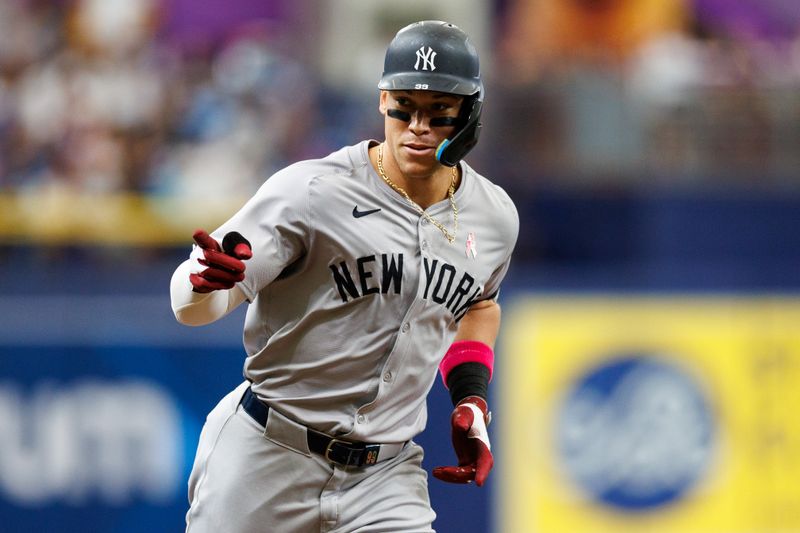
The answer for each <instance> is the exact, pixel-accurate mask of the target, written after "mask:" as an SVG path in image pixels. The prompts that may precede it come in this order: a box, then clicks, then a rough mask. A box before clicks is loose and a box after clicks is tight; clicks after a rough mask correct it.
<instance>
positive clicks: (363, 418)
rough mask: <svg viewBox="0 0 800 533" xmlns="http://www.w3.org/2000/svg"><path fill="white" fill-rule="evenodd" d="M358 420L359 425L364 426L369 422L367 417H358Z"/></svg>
mask: <svg viewBox="0 0 800 533" xmlns="http://www.w3.org/2000/svg"><path fill="white" fill-rule="evenodd" d="M356 420H357V421H358V423H359V424H363V423H364V422H366V421H367V417H366V416H364V415H358V416H357V417H356Z"/></svg>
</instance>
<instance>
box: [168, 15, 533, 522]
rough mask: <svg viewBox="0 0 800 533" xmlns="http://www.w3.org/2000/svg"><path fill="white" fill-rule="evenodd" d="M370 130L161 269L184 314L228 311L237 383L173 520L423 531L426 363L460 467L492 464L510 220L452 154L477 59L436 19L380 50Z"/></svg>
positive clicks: (508, 210)
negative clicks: (368, 136)
mask: <svg viewBox="0 0 800 533" xmlns="http://www.w3.org/2000/svg"><path fill="white" fill-rule="evenodd" d="M378 87H379V89H380V103H379V109H380V112H381V114H383V115H384V123H385V127H384V130H385V131H384V134H385V140H384V141H382V142H378V141H374V140H365V141H362V142H360V143H358V144H356V145H353V146H347V147H344V148H342V149H340V150H339V151H337V152H334V153H332V154H330V155H328V156H327V157H324V158H322V159H319V160H311V161H302V162H299V163H295V164H293V165H291V166H289V167H287V168H285V169H283V170H281V171H279V172H277V173H276V174H275V175H273V176H271V177H270V178H269V179H267V180H266V181H265V183H264V184H263V185H262V187H261V188H260V189H259V191H258V192H257V193H256V194H255V195H254V196H253V197H252V198H251V199H250V200H249V201H248V202H247V203H246V204H245V205H244V206H243V207H242V208H241V210H240V211H239V212H238V213H236V214H234V215H233V216H232V217H231V218H230V219H229V220H228V221H227V222H225V223H224V224H223V225H222V226H221V227H220V228H218V229H217V230H215V231H213V232H212V233H211V234H210V235H209V234H208V233H206V232H205V231H202V230H198V231H197V232H196V233H195V235H194V241H195V243H196V245H195V246H194V248H193V251H192V252H191V254H190V257H189V259H188V260H187V261H185V262H184V263H183V264H181V265H180V266H179V267H178V268H177V270H176V271H175V274H174V275H173V277H172V281H171V291H170V292H171V299H172V308H173V310H174V313H175V316H176V317H177V319H178V321H179V322H181V323H184V324H188V325H203V324H207V323H210V322H213V321H215V320H217V319H219V318H221V317H223V316H225V315H226V314H227V313H229V312H230V311H231V310H233V309H234V308H236V307H237V306H238V305H240V304H242V303H244V302H247V303H248V304H249V307H248V309H247V314H246V318H245V324H244V346H245V349H246V353H247V358H246V360H245V363H244V377H245V381H244V382H243V383H242V384H241V385H240V386H238V387H237V388H236V389H235V390H233V391H232V392H231V393H229V394H228V395H227V396H226V397H225V398H223V399H222V401H221V402H220V403H219V404H218V405H217V406H216V407H215V408H214V409H213V411H212V412H211V413H210V414H209V416H208V419H207V420H206V423H205V425H204V427H203V431H202V434H201V436H200V442H199V445H198V448H197V455H196V458H195V463H194V467H193V469H192V473H191V476H190V478H189V499H190V502H191V506H190V509H189V511H188V513H187V517H186V522H187V531H190V532H193V533H199V532H219V531H225V532H253V531H280V532H281V533H288V532H302V533H307V532H311V531H321V532H329V531H330V532H344V531H366V532H370V533H375V532H380V531H386V532H392V533H397V532H405V531H413V532H427V531H433V529H432V523H433V521H434V518H435V516H436V515H435V513H434V512H433V510H432V509H431V505H430V499H429V496H428V488H427V482H428V481H427V474H426V472H425V471H424V470H423V468H422V467H421V463H422V456H423V452H422V449H421V448H420V447H419V446H418V445H417V444H415V443H414V441H413V440H412V439H413V438H414V436H415V435H417V434H418V433H419V432H421V431H422V430H423V429H424V427H425V423H426V416H427V415H426V405H425V399H426V396H427V394H428V391H429V390H430V389H431V387H432V386H433V384H434V382H435V380H436V376H437V374H439V375H441V379H442V381H443V382H444V385H445V386H446V387H447V388H448V390H449V392H450V395H451V397H452V400H453V403H454V406H455V407H454V410H453V414H452V416H451V423H452V428H451V432H452V444H453V445H454V447H455V453H456V457H457V460H458V464H457V465H454V466H444V467H437V468H435V469H434V470H433V475H434V476H435V477H437V478H439V479H442V480H444V481H449V482H456V483H468V482H472V481H475V483H476V484H477V485H482V484H483V483H484V482H485V480H486V477H487V475H488V474H489V470H490V469H491V468H492V462H493V459H492V454H491V451H490V443H489V437H488V434H487V424H488V421H489V409H488V407H487V403H486V398H487V387H488V384H489V381H490V379H491V375H492V367H493V362H494V355H493V351H492V350H493V345H494V342H495V338H496V336H497V333H498V329H499V326H500V308H499V307H498V304H497V295H498V291H499V287H500V283H501V281H502V279H503V277H504V275H505V273H506V271H507V269H508V266H509V260H510V256H511V252H512V249H513V247H514V244H515V242H516V238H517V233H518V226H519V221H518V216H517V212H516V209H515V207H514V205H513V203H512V202H511V200H510V199H509V197H508V196H507V195H506V193H505V192H504V191H503V190H502V189H501V188H499V187H498V186H496V185H493V184H492V183H490V182H489V181H488V180H487V179H486V178H484V177H482V176H481V175H479V174H478V173H476V172H475V170H473V169H472V168H471V167H470V166H469V165H467V164H466V163H465V162H464V161H462V158H463V157H464V156H465V155H466V154H467V152H469V151H470V149H471V148H472V147H473V146H474V145H475V143H476V142H477V140H478V134H479V131H480V122H479V120H480V116H481V105H482V102H483V96H484V95H483V86H482V83H481V77H480V71H479V66H478V55H477V53H476V50H475V48H474V46H473V45H472V44H471V42H470V40H469V38H468V37H467V35H466V34H465V33H464V32H463V31H462V30H460V29H459V28H457V27H456V26H454V25H452V24H448V23H445V22H441V21H423V22H417V23H414V24H411V25H409V26H407V27H405V28H403V29H402V30H400V31H399V32H398V33H397V35H396V36H395V38H394V39H393V40H392V42H391V43H390V45H389V47H388V49H387V51H386V57H385V63H384V72H383V76H382V77H381V79H380V83H379V85H378Z"/></svg>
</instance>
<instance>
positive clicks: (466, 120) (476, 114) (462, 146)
mask: <svg viewBox="0 0 800 533" xmlns="http://www.w3.org/2000/svg"><path fill="white" fill-rule="evenodd" d="M482 94H483V88H482V87H481V91H480V92H479V93H478V94H477V95H475V96H474V97H472V98H467V99H464V102H463V103H462V105H461V111H460V112H459V118H461V119H462V120H463V124H464V126H463V127H462V128H461V129H459V130H458V131H457V132H456V133H455V134H454V135H453V136H452V137H450V138H448V139H445V140H444V141H442V142H441V144H439V147H438V148H437V149H436V159H437V160H438V161H439V162H440V163H441V164H443V165H445V166H447V167H454V166H456V165H457V164H458V162H459V161H460V160H462V159H463V158H464V156H465V155H467V153H468V152H469V151H470V150H472V148H474V147H475V145H476V144H478V138H479V137H480V134H481V127H482V124H481V122H480V118H481V110H482V108H483V98H482Z"/></svg>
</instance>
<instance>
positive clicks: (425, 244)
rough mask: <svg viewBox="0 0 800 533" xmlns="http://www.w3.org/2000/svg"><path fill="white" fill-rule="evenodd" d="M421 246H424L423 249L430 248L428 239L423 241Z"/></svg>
mask: <svg viewBox="0 0 800 533" xmlns="http://www.w3.org/2000/svg"><path fill="white" fill-rule="evenodd" d="M421 248H422V249H423V250H427V249H428V241H422V245H421Z"/></svg>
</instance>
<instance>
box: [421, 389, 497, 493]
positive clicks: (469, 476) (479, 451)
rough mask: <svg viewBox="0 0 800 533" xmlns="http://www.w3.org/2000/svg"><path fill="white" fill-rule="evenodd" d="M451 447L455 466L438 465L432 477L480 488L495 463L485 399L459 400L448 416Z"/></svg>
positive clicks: (472, 397)
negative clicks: (471, 484) (472, 484)
mask: <svg viewBox="0 0 800 533" xmlns="http://www.w3.org/2000/svg"><path fill="white" fill-rule="evenodd" d="M450 423H451V429H452V439H453V448H454V449H455V451H456V456H457V457H458V466H439V467H436V468H434V469H433V476H434V477H435V478H438V479H441V480H442V481H447V482H449V483H471V482H472V481H475V484H476V485H478V486H479V487H480V486H482V485H483V484H484V483H485V482H486V478H487V477H488V476H489V470H491V469H492V466H493V465H494V458H493V457H492V451H491V444H489V433H488V431H487V430H486V425H487V424H488V423H489V407H488V406H487V405H486V400H484V399H483V398H480V397H478V396H468V397H466V398H464V399H463V400H461V401H460V402H458V405H456V408H455V409H454V410H453V414H452V415H451V416H450Z"/></svg>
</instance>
